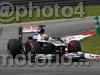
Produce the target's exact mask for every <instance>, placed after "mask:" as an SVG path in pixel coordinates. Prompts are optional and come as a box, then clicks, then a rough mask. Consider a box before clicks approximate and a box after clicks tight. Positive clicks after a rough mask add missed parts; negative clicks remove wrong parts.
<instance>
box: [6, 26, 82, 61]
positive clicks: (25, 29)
mask: <svg viewBox="0 0 100 75" xmlns="http://www.w3.org/2000/svg"><path fill="white" fill-rule="evenodd" d="M43 27H44V25H38V26H37V25H35V26H22V27H19V28H18V39H10V40H9V41H8V44H7V52H8V53H9V54H12V55H13V57H14V58H15V57H16V55H18V54H25V56H26V57H27V58H28V56H29V55H30V54H32V58H31V60H34V59H35V58H36V57H40V58H39V59H50V60H55V58H56V55H57V54H58V55H59V57H60V58H61V56H63V55H65V56H66V57H68V58H72V59H75V60H76V59H77V60H79V59H80V58H84V53H83V52H82V51H81V46H80V43H79V42H78V41H76V40H73V41H71V42H70V43H69V44H68V46H65V44H64V42H63V41H62V40H60V39H53V38H52V37H49V36H48V35H47V34H45V33H44V32H45V30H44V28H43ZM30 35H31V36H30Z"/></svg>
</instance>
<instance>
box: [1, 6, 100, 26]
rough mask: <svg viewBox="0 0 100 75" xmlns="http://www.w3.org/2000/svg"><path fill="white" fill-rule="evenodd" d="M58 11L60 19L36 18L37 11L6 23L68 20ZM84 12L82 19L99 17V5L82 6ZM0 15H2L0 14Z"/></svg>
mask: <svg viewBox="0 0 100 75" xmlns="http://www.w3.org/2000/svg"><path fill="white" fill-rule="evenodd" d="M73 8H74V9H75V8H76V7H73ZM58 11H59V12H58V13H59V15H60V17H56V16H55V15H53V16H51V17H43V16H42V15H41V16H40V17H36V15H37V11H36V10H33V12H32V17H29V15H28V14H27V15H26V16H25V17H23V18H20V20H19V21H16V20H13V21H11V22H8V23H23V22H29V21H45V20H54V19H68V17H64V16H63V15H62V11H61V9H59V10H58ZM84 11H85V13H86V14H85V15H84V17H87V16H96V15H98V16H100V5H97V6H84ZM49 12H50V11H49V10H47V11H46V13H47V14H48V13H49ZM68 12H69V10H66V13H68ZM21 13H23V11H21ZM0 15H2V14H0ZM11 17H16V12H14V14H13V15H12V16H11ZM78 17H80V15H77V14H73V16H71V17H69V18H78ZM0 18H1V16H0ZM3 19H4V20H6V19H8V18H6V17H3ZM0 23H3V24H4V22H1V21H0ZM8 23H7V22H6V24H8Z"/></svg>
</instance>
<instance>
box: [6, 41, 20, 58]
mask: <svg viewBox="0 0 100 75" xmlns="http://www.w3.org/2000/svg"><path fill="white" fill-rule="evenodd" d="M21 50H22V44H21V42H20V41H19V40H18V39H11V40H9V41H8V44H7V52H8V54H12V55H13V57H14V58H15V56H16V55H18V54H22V51H21Z"/></svg>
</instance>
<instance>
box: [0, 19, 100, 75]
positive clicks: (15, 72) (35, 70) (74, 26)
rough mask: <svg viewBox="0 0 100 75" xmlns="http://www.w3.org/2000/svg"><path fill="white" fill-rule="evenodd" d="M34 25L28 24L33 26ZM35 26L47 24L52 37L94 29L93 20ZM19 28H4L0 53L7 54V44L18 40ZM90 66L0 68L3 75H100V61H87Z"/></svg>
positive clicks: (0, 40) (47, 29) (47, 30)
mask: <svg viewBox="0 0 100 75" xmlns="http://www.w3.org/2000/svg"><path fill="white" fill-rule="evenodd" d="M33 24H34V23H31V24H28V25H33ZM35 24H45V25H46V32H47V33H48V34H49V35H50V36H52V37H62V36H65V35H72V34H76V33H79V32H84V31H88V30H91V29H94V26H93V23H92V19H90V18H89V19H88V18H87V19H76V20H70V21H58V22H44V23H35ZM24 25H25V24H24ZM17 27H18V25H14V26H12V25H11V26H8V25H7V26H4V27H3V31H2V34H1V38H0V53H1V54H2V53H3V54H6V53H7V49H6V44H7V41H8V40H9V39H13V38H17ZM87 61H88V62H89V63H90V66H86V65H84V66H80V65H78V66H75V65H74V64H72V65H70V66H63V65H61V66H56V65H55V63H54V65H53V66H42V67H40V66H34V67H30V66H28V65H25V66H23V67H19V66H14V67H0V74H1V75H100V61H94V60H87Z"/></svg>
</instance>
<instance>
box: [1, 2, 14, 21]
mask: <svg viewBox="0 0 100 75" xmlns="http://www.w3.org/2000/svg"><path fill="white" fill-rule="evenodd" d="M13 14H14V6H13V5H12V4H11V3H9V2H2V3H0V22H4V23H6V22H12V21H13V20H14V19H15V18H14V17H12V16H13Z"/></svg>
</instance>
